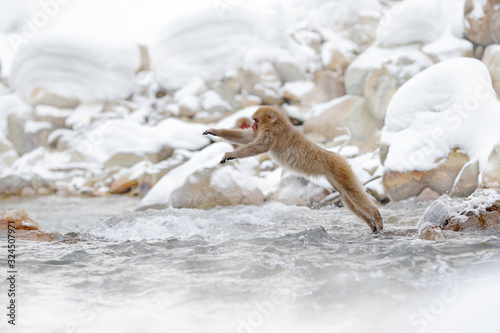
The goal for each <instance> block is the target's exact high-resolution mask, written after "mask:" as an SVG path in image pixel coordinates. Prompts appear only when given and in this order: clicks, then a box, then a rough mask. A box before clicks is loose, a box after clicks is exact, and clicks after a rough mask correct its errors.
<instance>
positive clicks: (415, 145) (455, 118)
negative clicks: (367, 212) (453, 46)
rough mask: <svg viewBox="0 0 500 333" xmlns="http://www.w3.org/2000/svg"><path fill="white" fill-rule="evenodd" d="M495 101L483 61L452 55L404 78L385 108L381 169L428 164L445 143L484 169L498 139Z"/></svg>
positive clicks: (499, 110)
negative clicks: (385, 150) (384, 154)
mask: <svg viewBox="0 0 500 333" xmlns="http://www.w3.org/2000/svg"><path fill="white" fill-rule="evenodd" d="M499 123H500V102H499V101H498V100H497V98H496V94H495V91H494V90H493V88H492V86H491V78H490V74H489V72H488V69H487V68H486V66H485V65H484V64H483V63H482V62H480V61H479V60H475V59H470V58H455V59H450V60H446V61H443V62H441V63H438V64H436V65H434V66H432V67H430V68H428V69H427V70H425V71H423V72H422V73H420V74H418V75H416V76H415V77H413V78H412V79H411V80H409V81H408V82H406V83H405V84H404V85H403V86H402V87H401V88H400V89H399V90H398V91H397V92H396V94H395V95H394V96H393V98H392V100H391V102H390V103H389V106H388V109H387V115H386V119H385V126H384V128H383V130H382V137H381V142H382V143H383V144H387V145H389V146H390V148H389V152H388V154H387V158H386V160H385V163H384V166H385V168H386V170H393V171H409V170H431V169H434V168H435V167H436V166H437V165H438V164H439V162H438V160H439V159H440V158H443V157H446V156H448V154H449V152H450V149H453V148H456V147H459V148H461V149H463V150H464V151H465V152H466V153H467V154H468V155H469V157H470V159H471V160H478V161H479V163H480V170H483V169H484V166H485V165H486V161H487V158H488V155H489V154H490V152H491V150H492V149H493V147H494V145H495V144H496V143H497V142H499V141H500V132H499V131H498V124H499Z"/></svg>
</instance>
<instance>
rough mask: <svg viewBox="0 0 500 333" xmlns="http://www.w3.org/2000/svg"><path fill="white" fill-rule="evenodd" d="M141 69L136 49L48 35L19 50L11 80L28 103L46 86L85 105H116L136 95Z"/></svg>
mask: <svg viewBox="0 0 500 333" xmlns="http://www.w3.org/2000/svg"><path fill="white" fill-rule="evenodd" d="M139 67H140V54H139V48H138V47H137V46H136V45H133V44H125V43H119V42H117V43H113V42H110V41H104V40H98V39H97V40H93V39H91V38H88V39H84V38H75V37H74V36H63V35H51V34H48V35H46V36H40V37H39V38H36V39H33V40H31V41H30V42H29V43H27V44H26V45H24V46H22V47H21V48H20V49H19V51H18V53H17V55H16V57H15V58H14V61H13V63H12V68H11V78H10V79H11V85H12V87H13V88H14V89H15V90H16V91H17V93H18V94H19V95H20V96H21V97H22V98H24V99H26V100H29V99H30V96H31V94H32V93H33V91H34V90H35V89H39V88H43V89H46V90H48V91H50V92H52V93H55V94H57V95H60V96H63V97H66V98H76V99H78V100H80V101H82V102H93V101H111V100H117V99H123V98H126V97H127V96H128V95H130V94H131V92H132V90H133V88H134V85H135V72H136V71H137V70H138V69H139Z"/></svg>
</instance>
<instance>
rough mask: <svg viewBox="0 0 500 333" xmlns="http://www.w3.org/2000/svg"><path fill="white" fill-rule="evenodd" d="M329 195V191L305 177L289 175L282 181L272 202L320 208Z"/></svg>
mask: <svg viewBox="0 0 500 333" xmlns="http://www.w3.org/2000/svg"><path fill="white" fill-rule="evenodd" d="M329 193H330V192H329V191H328V190H327V189H325V188H323V187H320V186H317V185H315V184H313V183H311V182H309V181H307V180H306V179H304V177H300V176H295V175H292V174H288V176H285V177H283V178H282V179H281V182H280V184H279V188H278V190H277V191H276V192H275V193H274V194H273V196H272V200H274V201H279V202H282V203H284V204H286V205H295V206H308V207H318V206H319V205H320V203H321V200H323V199H324V198H325V197H326V196H327V195H328V194H329Z"/></svg>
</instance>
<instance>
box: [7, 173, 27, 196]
mask: <svg viewBox="0 0 500 333" xmlns="http://www.w3.org/2000/svg"><path fill="white" fill-rule="evenodd" d="M29 185H30V182H29V181H28V180H27V179H25V178H22V177H19V176H16V175H8V176H5V177H2V178H0V194H1V195H18V194H21V191H22V189H23V188H24V187H26V186H29Z"/></svg>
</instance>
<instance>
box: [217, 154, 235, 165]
mask: <svg viewBox="0 0 500 333" xmlns="http://www.w3.org/2000/svg"><path fill="white" fill-rule="evenodd" d="M234 159H236V157H234V156H231V154H229V153H225V154H224V157H223V158H222V160H220V164H224V163H226V161H230V160H234Z"/></svg>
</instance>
